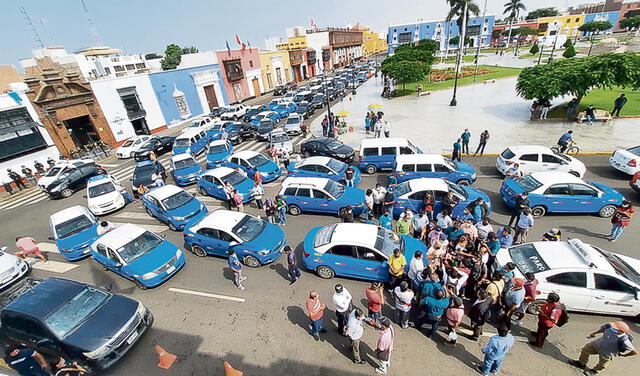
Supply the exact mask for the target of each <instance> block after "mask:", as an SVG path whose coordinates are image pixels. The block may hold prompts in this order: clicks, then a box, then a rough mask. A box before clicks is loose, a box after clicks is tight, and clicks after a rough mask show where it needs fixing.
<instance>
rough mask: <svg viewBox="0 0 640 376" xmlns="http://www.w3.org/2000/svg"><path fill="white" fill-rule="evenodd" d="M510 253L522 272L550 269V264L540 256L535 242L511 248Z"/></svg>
mask: <svg viewBox="0 0 640 376" xmlns="http://www.w3.org/2000/svg"><path fill="white" fill-rule="evenodd" d="M509 255H510V256H511V260H513V262H514V263H515V264H516V266H517V267H518V269H519V270H520V272H521V273H522V274H525V273H529V272H531V273H540V272H544V271H547V270H549V266H548V265H547V263H546V262H544V260H543V259H542V257H540V254H539V253H538V251H537V250H536V247H534V246H533V244H524V245H520V246H517V247H512V248H509Z"/></svg>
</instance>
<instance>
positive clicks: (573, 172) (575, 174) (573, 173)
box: [569, 171, 580, 178]
mask: <svg viewBox="0 0 640 376" xmlns="http://www.w3.org/2000/svg"><path fill="white" fill-rule="evenodd" d="M569 173H570V174H571V175H573V176H575V177H576V178H579V177H580V174H579V173H578V172H577V171H569Z"/></svg>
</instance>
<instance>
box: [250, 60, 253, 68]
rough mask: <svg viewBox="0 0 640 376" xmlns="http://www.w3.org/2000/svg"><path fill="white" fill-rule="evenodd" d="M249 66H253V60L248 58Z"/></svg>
mask: <svg viewBox="0 0 640 376" xmlns="http://www.w3.org/2000/svg"><path fill="white" fill-rule="evenodd" d="M249 67H251V68H253V60H249Z"/></svg>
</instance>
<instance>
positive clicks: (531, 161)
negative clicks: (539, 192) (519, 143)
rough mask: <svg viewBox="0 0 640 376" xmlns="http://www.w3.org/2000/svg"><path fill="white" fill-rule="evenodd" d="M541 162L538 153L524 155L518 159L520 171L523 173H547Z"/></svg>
mask: <svg viewBox="0 0 640 376" xmlns="http://www.w3.org/2000/svg"><path fill="white" fill-rule="evenodd" d="M539 161H540V155H539V154H538V153H533V154H531V153H530V154H522V155H521V156H520V158H518V164H519V165H520V171H522V172H523V173H532V172H536V171H545V170H544V169H543V168H542V164H541V163H540V162H539Z"/></svg>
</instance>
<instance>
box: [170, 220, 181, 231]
mask: <svg viewBox="0 0 640 376" xmlns="http://www.w3.org/2000/svg"><path fill="white" fill-rule="evenodd" d="M168 225H169V230H171V231H180V230H178V228H177V227H176V225H174V224H173V222H171V221H169V223H168Z"/></svg>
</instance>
